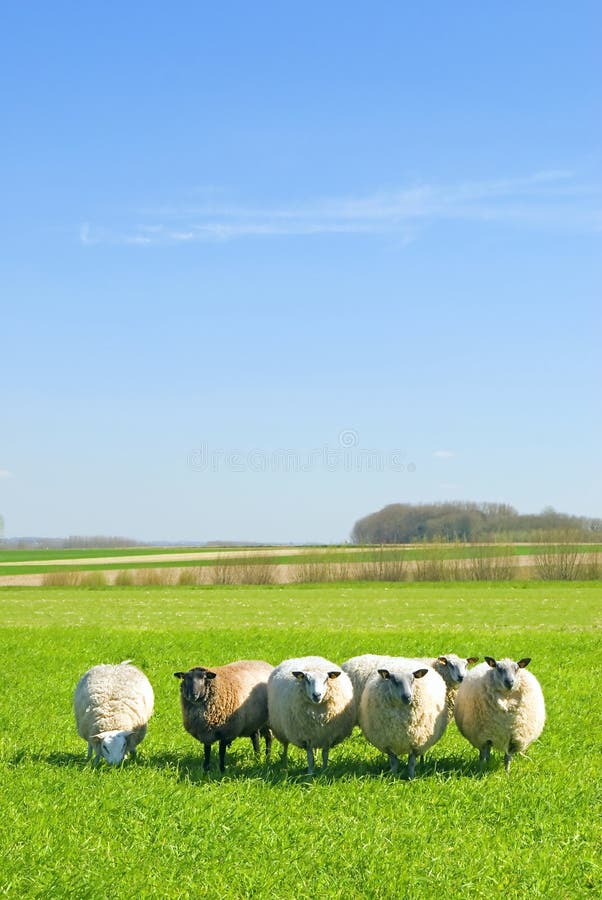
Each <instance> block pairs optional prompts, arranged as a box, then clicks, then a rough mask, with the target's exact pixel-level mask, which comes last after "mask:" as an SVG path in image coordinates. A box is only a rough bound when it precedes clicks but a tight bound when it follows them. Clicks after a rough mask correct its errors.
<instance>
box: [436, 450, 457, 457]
mask: <svg viewBox="0 0 602 900" xmlns="http://www.w3.org/2000/svg"><path fill="white" fill-rule="evenodd" d="M433 456H434V457H435V459H451V458H452V456H455V453H454V452H453V450H433Z"/></svg>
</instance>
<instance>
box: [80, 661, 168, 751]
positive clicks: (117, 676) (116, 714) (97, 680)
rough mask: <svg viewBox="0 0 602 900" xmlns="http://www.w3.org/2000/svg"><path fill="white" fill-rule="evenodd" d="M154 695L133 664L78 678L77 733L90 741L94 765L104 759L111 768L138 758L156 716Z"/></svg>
mask: <svg viewBox="0 0 602 900" xmlns="http://www.w3.org/2000/svg"><path fill="white" fill-rule="evenodd" d="M154 702H155V698H154V694H153V689H152V686H151V683H150V681H149V680H148V678H147V677H146V675H145V674H144V673H143V672H141V671H140V669H137V668H136V666H132V665H130V660H126V661H125V662H122V663H120V664H119V665H98V666H94V667H93V668H91V669H88V671H87V672H85V673H84V674H83V675H82V677H81V678H80V679H79V681H78V683H77V686H76V688H75V693H74V695H73V709H74V712H75V722H76V725H77V732H78V734H79V736H80V737H82V738H83V739H84V740H85V741H87V742H88V756H87V758H88V759H90V757H91V756H92V753H93V752H95V759H94V763H95V764H97V763H99V762H100V757H101V756H102V757H103V758H104V759H106V761H107V762H108V763H110V764H111V765H118V764H119V763H121V762H123V760H124V759H125V756H126V754H129V755H130V756H131V757H135V755H136V748H137V746H138V744H139V743H140V742H141V741H142V740H143V738H144V736H145V735H146V729H147V724H148V720H149V719H150V717H151V716H152V714H153V707H154Z"/></svg>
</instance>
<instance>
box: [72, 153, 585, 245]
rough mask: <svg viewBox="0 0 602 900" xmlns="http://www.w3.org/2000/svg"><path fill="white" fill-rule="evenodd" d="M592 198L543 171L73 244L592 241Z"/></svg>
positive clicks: (89, 230) (199, 217)
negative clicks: (444, 231)
mask: <svg viewBox="0 0 602 900" xmlns="http://www.w3.org/2000/svg"><path fill="white" fill-rule="evenodd" d="M600 193H601V192H600V190H599V188H598V187H597V186H591V185H584V184H582V183H579V182H577V181H576V178H575V174H574V173H573V172H571V171H568V170H543V171H541V172H535V173H533V174H531V175H528V176H525V177H521V178H513V179H496V180H488V181H466V182H460V183H458V184H456V185H447V186H445V185H435V184H430V185H429V184H421V185H416V186H413V187H410V188H405V189H399V190H389V191H380V192H377V193H374V194H371V195H367V196H365V197H334V198H324V199H322V200H318V201H313V202H311V203H308V204H305V205H298V206H292V207H282V208H278V207H276V208H265V209H260V208H257V207H245V206H236V205H226V204H204V205H201V206H193V207H182V208H174V207H171V208H170V207H167V208H165V207H164V208H162V209H157V210H154V211H153V210H147V211H146V212H142V213H139V218H140V219H144V218H147V219H148V221H146V222H145V221H138V222H137V223H133V224H131V225H129V226H126V227H124V228H122V229H113V228H105V227H94V226H92V225H90V224H89V223H85V224H83V225H82V226H81V228H80V241H81V243H82V244H84V245H91V244H105V243H111V244H130V245H140V246H149V245H160V244H180V243H194V242H208V241H230V240H235V239H240V238H249V237H255V238H262V237H263V238H266V237H287V236H291V237H294V236H311V235H396V236H400V237H401V238H402V239H403V240H404V241H405V242H409V241H411V240H413V239H414V238H415V235H416V229H417V227H419V226H421V227H424V226H428V225H430V224H434V223H436V222H445V221H448V222H449V221H456V222H481V223H487V222H491V223H495V222H499V223H502V224H506V225H509V226H514V227H528V228H544V229H545V228H552V229H560V230H562V231H575V230H578V231H585V232H587V233H592V232H593V233H596V232H600V231H601V230H602V203H601V202H600ZM159 217H160V218H161V219H163V221H162V222H159V221H157V219H158V218H159ZM151 219H153V220H154V221H150V220H151ZM165 220H167V223H166V221H165Z"/></svg>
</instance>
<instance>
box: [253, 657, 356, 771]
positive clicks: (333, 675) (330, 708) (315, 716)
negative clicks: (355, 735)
mask: <svg viewBox="0 0 602 900" xmlns="http://www.w3.org/2000/svg"><path fill="white" fill-rule="evenodd" d="M268 708H269V714H270V726H271V728H272V731H273V732H274V734H275V735H276V737H277V738H278V740H279V741H281V742H282V745H283V748H284V749H283V754H282V758H283V761H285V762H286V759H287V755H288V745H289V744H294V745H295V746H296V747H301V748H302V749H303V750H306V751H307V771H308V774H309V775H313V771H314V750H316V749H318V748H321V749H322V769H325V768H326V766H327V765H328V753H329V751H330V748H331V747H334V746H335V744H340V742H341V741H343V740H344V739H345V738H346V737H348V736H349V735H350V734H351V732H352V730H353V725H354V722H355V707H354V701H353V686H352V684H351V681H350V680H349V678H348V677H347V675H346V674H345V673H344V672H343V671H342V670H341V669H340V668H339V666H337V665H335V664H334V663H331V662H329V661H328V660H327V659H324V657H322V656H303V657H300V658H298V659H287V660H285V661H284V662H282V663H280V665H279V666H276V668H275V669H274V671H273V672H272V674H271V675H270V678H269V681H268Z"/></svg>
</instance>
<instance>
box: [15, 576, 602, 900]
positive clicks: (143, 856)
mask: <svg viewBox="0 0 602 900" xmlns="http://www.w3.org/2000/svg"><path fill="white" fill-rule="evenodd" d="M601 626H602V587H601V585H600V582H571V583H566V584H565V583H556V582H547V583H542V582H530V583H521V582H516V583H502V582H487V583H478V582H476V583H469V582H467V583H453V584H447V583H442V582H441V583H437V584H426V583H397V584H386V583H378V584H375V583H344V584H336V583H335V584H327V585H301V584H299V585H290V584H288V585H269V586H261V587H258V586H241V585H236V586H233V585H228V586H211V587H202V588H200V587H182V586H173V587H165V586H158V587H147V588H143V587H133V588H128V589H121V588H118V587H110V588H104V589H97V590H93V589H82V588H59V587H46V588H2V589H0V661H1V665H2V672H3V673H4V678H3V690H2V692H1V694H0V726H1V728H0V735H1V737H0V740H1V744H0V796H1V798H2V799H1V801H0V802H1V804H2V806H1V809H2V816H1V818H0V852H1V855H2V870H1V874H0V893H1V894H2V895H3V896H7V897H21V898H22V897H40V898H42V897H44V898H48V897H52V898H54V897H77V898H79V897H81V898H84V897H85V898H86V900H88V898H90V900H96V898H98V900H100V898H103V900H104V898H105V897H107V896H118V897H120V898H130V897H131V898H134V897H141V896H142V897H157V898H187V897H209V898H213V897H215V898H237V897H257V898H262V897H270V898H275V900H278V898H282V900H284V898H287V900H288V898H292V897H294V898H329V900H330V898H343V897H345V898H361V897H370V898H373V897H374V898H389V897H390V898H394V897H396V898H398V897H436V896H438V897H440V896H442V894H443V893H445V894H447V895H454V894H455V895H458V896H471V897H474V898H480V897H483V898H485V897H487V898H490V897H492V896H499V895H502V894H503V895H504V896H505V897H506V898H524V897H526V896H529V897H531V898H544V897H546V898H547V897H555V898H556V897H563V898H565V897H566V898H568V897H571V898H572V897H594V896H599V895H600V892H601V891H602V878H601V871H600V866H601V863H600V846H601V844H602V827H601V819H600V815H599V811H600V801H601V800H602V782H601V779H600V772H601V771H602V748H601V741H602V728H601V723H602V699H601V694H600V691H599V690H598V688H597V683H598V679H599V672H600V663H601V662H602V658H601V657H602V654H601V652H600V646H601V643H600V629H601ZM367 651H374V652H383V653H402V652H403V653H405V654H408V655H419V654H420V655H422V654H426V653H429V654H430V653H433V654H436V653H440V652H447V651H454V652H457V653H459V654H463V655H472V654H474V655H477V656H479V657H480V658H482V657H483V655H484V654H489V655H493V656H504V655H510V656H513V657H514V658H516V659H518V658H520V657H521V656H531V657H532V663H531V666H530V668H531V671H533V673H534V674H535V675H536V676H537V677H538V678H539V680H540V682H541V684H542V687H543V691H544V695H545V698H546V704H547V712H548V722H547V725H546V728H545V730H544V732H543V735H542V737H541V739H540V740H539V741H538V742H537V743H536V744H534V745H533V746H532V747H531V748H530V749H529V754H528V758H520V757H517V758H516V760H515V761H514V763H513V767H512V770H511V772H510V775H509V777H508V776H507V775H506V773H505V772H504V768H503V761H502V759H501V758H500V756H499V755H497V754H496V755H494V759H493V762H492V764H491V766H490V769H489V770H488V771H487V772H486V773H485V774H484V775H483V776H481V775H480V774H479V771H478V765H477V752H476V750H474V749H473V748H472V747H470V746H469V745H468V744H467V743H466V742H465V741H464V740H463V739H462V738H461V737H460V735H459V734H458V732H457V731H456V729H455V726H454V725H453V724H452V725H450V727H449V728H448V731H447V733H446V735H445V736H444V738H443V739H442V741H441V742H440V743H439V744H438V745H437V746H436V747H435V748H434V749H433V750H432V751H431V752H430V753H429V755H428V756H427V760H426V763H425V766H424V769H423V770H422V771H420V769H419V770H418V775H417V777H416V779H415V780H414V781H413V782H407V781H406V780H405V779H404V778H403V777H398V778H396V779H395V778H393V777H391V776H390V775H389V774H388V765H387V762H386V760H385V758H384V756H383V755H381V754H380V753H379V752H378V751H377V750H375V749H374V748H373V747H370V746H369V745H368V744H367V743H366V742H365V741H364V739H363V738H362V736H361V735H360V734H359V732H357V731H356V732H354V735H353V737H352V738H351V739H350V740H349V741H347V742H346V743H344V744H342V745H340V746H339V747H337V748H335V749H334V750H333V751H332V753H331V764H329V768H328V770H327V773H326V774H325V775H322V774H320V772H319V770H318V773H317V775H316V776H315V777H314V779H313V780H312V781H310V780H308V779H307V778H306V777H305V775H304V774H303V773H304V762H305V754H304V753H303V752H302V751H300V750H295V749H294V748H291V753H290V760H289V767H288V770H286V769H284V768H283V766H282V764H281V763H280V761H279V755H280V748H279V745H278V744H277V743H276V742H275V744H274V751H275V752H274V756H273V760H272V761H271V762H270V763H269V764H266V763H265V762H264V761H263V759H261V760H260V761H257V760H255V758H254V756H253V754H252V750H251V744H250V741H248V740H241V741H239V742H235V743H234V744H233V745H232V747H231V749H230V751H229V755H228V763H227V769H226V773H225V774H224V775H223V776H220V775H219V773H218V770H217V764H216V761H214V767H213V768H212V771H211V772H210V773H209V774H203V772H202V766H201V756H202V752H201V751H202V748H201V747H200V745H198V744H196V742H194V741H193V739H192V738H191V737H190V736H189V735H187V734H186V733H185V732H184V730H183V727H182V724H181V717H180V709H179V700H178V683H177V681H176V679H174V677H173V672H175V671H176V670H178V669H182V668H187V667H189V666H192V665H195V664H206V665H207V664H220V663H224V662H227V661H230V660H233V659H237V658H248V657H252V658H264V659H267V660H269V661H270V662H272V663H274V664H275V663H277V662H279V661H280V660H282V659H284V658H286V657H289V656H299V655H304V654H307V653H318V654H322V655H324V656H327V657H329V658H330V659H333V660H335V661H336V662H341V661H342V660H344V659H346V658H347V657H349V656H351V655H353V654H357V653H361V652H367ZM128 658H131V659H133V660H134V662H135V663H136V664H137V665H139V666H140V667H141V668H142V669H144V671H145V672H146V673H147V675H148V676H149V678H150V680H151V682H152V684H153V687H154V689H155V695H156V712H155V715H154V717H153V718H152V719H151V723H150V726H149V733H148V736H147V738H146V740H145V741H144V742H143V743H142V745H141V747H140V752H139V757H138V759H137V760H136V761H133V762H132V761H128V762H126V763H125V765H124V766H123V767H121V768H118V769H109V768H108V767H107V766H105V765H102V766H100V767H99V768H98V769H94V768H92V767H91V766H89V765H86V763H85V749H86V748H85V744H84V742H83V741H82V740H81V739H80V738H79V737H78V736H77V734H76V732H75V727H74V721H73V714H72V709H71V697H72V692H73V688H74V686H75V683H76V681H77V679H78V677H79V676H80V675H81V674H82V673H83V672H84V671H85V670H86V669H87V668H89V667H90V666H91V665H93V664H95V663H98V662H118V661H120V660H122V659H128ZM402 771H403V770H402Z"/></svg>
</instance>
